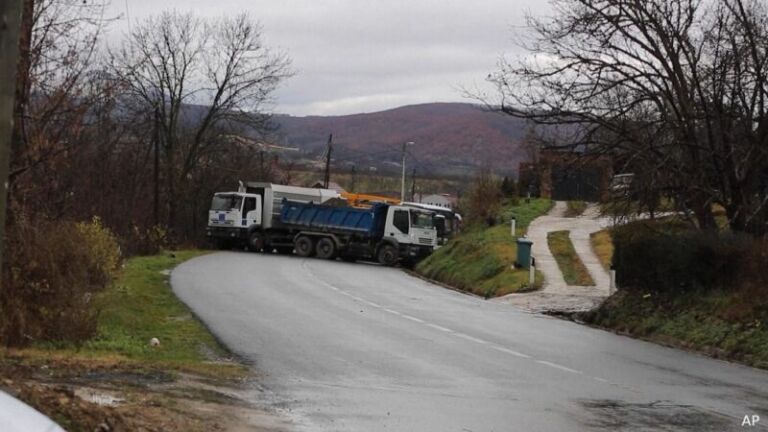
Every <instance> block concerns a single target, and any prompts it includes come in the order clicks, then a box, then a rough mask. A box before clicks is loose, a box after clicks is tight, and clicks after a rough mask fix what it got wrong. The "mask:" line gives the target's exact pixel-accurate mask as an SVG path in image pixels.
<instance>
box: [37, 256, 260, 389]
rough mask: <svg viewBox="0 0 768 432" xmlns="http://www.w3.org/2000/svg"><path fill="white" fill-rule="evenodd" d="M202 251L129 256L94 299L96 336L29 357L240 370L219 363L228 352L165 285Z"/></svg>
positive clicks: (43, 348)
mask: <svg viewBox="0 0 768 432" xmlns="http://www.w3.org/2000/svg"><path fill="white" fill-rule="evenodd" d="M205 253H207V252H206V251H201V250H182V251H176V252H164V253H161V254H159V255H152V256H140V257H134V258H130V259H128V260H127V261H126V263H125V266H124V268H123V270H122V272H121V274H120V276H119V277H118V279H117V280H116V281H115V283H114V284H113V285H112V286H111V287H110V288H109V289H107V290H106V291H105V292H104V293H102V294H101V295H100V297H99V299H98V302H99V306H100V308H101V309H100V314H99V324H98V333H97V335H96V337H95V338H93V339H91V340H89V341H87V342H86V343H85V344H83V345H82V346H73V345H70V344H65V345H61V344H38V345H36V346H34V347H33V349H30V350H26V351H27V352H28V354H29V355H32V356H43V357H46V356H54V357H66V356H70V357H76V358H82V359H84V360H87V359H91V360H100V359H102V360H103V359H108V360H110V361H122V362H123V363H126V364H137V365H141V366H142V367H156V368H162V369H164V370H167V369H171V370H177V371H185V372H194V373H200V374H204V375H209V376H214V377H230V376H231V377H237V376H239V375H241V374H243V373H244V371H245V368H244V367H243V366H241V365H239V364H235V363H232V362H221V361H218V360H219V359H222V358H227V357H230V356H231V354H230V353H229V352H228V351H227V350H226V348H224V347H223V346H222V345H221V344H220V343H219V342H218V341H217V340H216V338H215V337H214V336H213V335H212V334H211V333H210V332H209V331H208V329H207V328H206V327H205V326H204V325H203V324H202V322H201V321H200V320H198V319H197V318H196V317H195V316H194V315H193V314H192V312H191V311H190V310H189V308H187V306H186V305H184V304H183V303H182V302H181V301H180V300H179V299H178V298H176V296H175V295H174V294H173V292H172V290H171V287H170V284H169V273H170V270H171V269H172V268H174V267H175V266H177V265H179V264H181V263H182V262H184V261H186V260H189V259H192V258H194V257H197V256H200V255H203V254H205ZM152 338H157V339H159V340H160V346H158V347H152V346H150V344H149V341H150V339H152Z"/></svg>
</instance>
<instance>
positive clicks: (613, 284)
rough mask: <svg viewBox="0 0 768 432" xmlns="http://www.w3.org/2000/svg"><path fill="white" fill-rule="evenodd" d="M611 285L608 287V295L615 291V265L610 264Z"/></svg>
mask: <svg viewBox="0 0 768 432" xmlns="http://www.w3.org/2000/svg"><path fill="white" fill-rule="evenodd" d="M610 274H611V285H610V286H609V287H608V295H613V293H615V292H616V267H614V266H611V271H610Z"/></svg>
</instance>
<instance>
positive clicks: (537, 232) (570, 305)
mask: <svg viewBox="0 0 768 432" xmlns="http://www.w3.org/2000/svg"><path fill="white" fill-rule="evenodd" d="M565 210H566V204H565V202H563V201H556V202H555V205H554V207H553V208H552V210H550V212H549V213H548V214H547V215H545V216H540V217H538V218H536V219H534V220H533V222H531V224H530V225H529V226H528V238H529V239H531V240H532V241H533V256H534V258H536V267H537V269H538V270H540V271H541V272H542V273H543V274H544V286H543V288H542V289H541V290H539V291H535V292H530V293H520V294H509V295H507V296H504V297H500V298H498V299H496V301H499V302H504V303H509V304H513V305H515V306H518V307H521V308H523V309H526V310H530V311H533V312H552V311H557V312H575V311H584V310H589V309H592V308H594V307H595V306H597V305H599V304H600V303H601V302H602V301H603V300H604V299H605V298H606V297H608V290H609V286H610V277H609V275H608V272H607V271H606V270H605V269H604V268H603V266H602V265H601V264H600V261H599V259H598V258H597V256H596V255H595V253H594V251H593V250H592V245H591V244H590V238H589V235H590V234H592V233H593V232H596V231H600V230H602V229H604V228H606V227H609V226H611V225H612V223H613V221H612V219H611V218H606V217H601V216H600V214H599V209H598V207H597V205H595V204H590V205H589V206H588V207H587V209H586V210H585V211H584V214H583V215H581V216H579V217H575V218H568V217H565V216H564V214H565ZM563 230H569V231H570V232H571V233H570V238H571V242H572V243H573V247H574V249H575V250H576V253H577V254H578V255H579V258H581V261H582V262H583V263H584V265H585V266H586V267H587V270H588V271H589V274H590V275H591V276H592V279H593V280H594V281H595V286H588V287H584V286H574V285H568V284H566V283H565V280H564V279H563V275H562V273H561V272H560V268H559V267H558V265H557V262H556V261H555V257H554V256H553V255H552V253H551V252H550V250H549V246H548V245H547V234H548V233H550V232H552V231H563Z"/></svg>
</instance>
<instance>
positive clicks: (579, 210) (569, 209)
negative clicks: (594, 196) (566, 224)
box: [565, 201, 587, 217]
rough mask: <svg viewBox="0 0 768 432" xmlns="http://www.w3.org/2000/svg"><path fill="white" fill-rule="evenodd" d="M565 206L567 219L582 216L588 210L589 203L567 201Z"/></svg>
mask: <svg viewBox="0 0 768 432" xmlns="http://www.w3.org/2000/svg"><path fill="white" fill-rule="evenodd" d="M565 204H566V209H565V217H577V216H581V215H582V214H583V213H584V210H586V209H587V203H586V202H584V201H567V202H566V203H565Z"/></svg>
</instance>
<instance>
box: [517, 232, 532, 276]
mask: <svg viewBox="0 0 768 432" xmlns="http://www.w3.org/2000/svg"><path fill="white" fill-rule="evenodd" d="M532 247H533V241H531V240H528V239H527V238H525V237H519V238H518V239H517V262H516V263H515V264H516V265H517V267H523V268H526V269H527V268H530V267H531V248H532Z"/></svg>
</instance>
